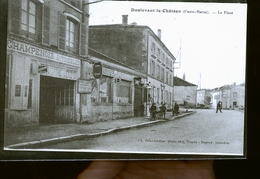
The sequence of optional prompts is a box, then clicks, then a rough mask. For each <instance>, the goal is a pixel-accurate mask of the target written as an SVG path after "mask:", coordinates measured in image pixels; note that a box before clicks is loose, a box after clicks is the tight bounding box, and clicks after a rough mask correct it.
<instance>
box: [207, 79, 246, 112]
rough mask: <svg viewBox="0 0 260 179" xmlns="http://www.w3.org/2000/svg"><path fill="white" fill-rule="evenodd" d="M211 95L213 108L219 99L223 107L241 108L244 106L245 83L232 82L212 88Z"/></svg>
mask: <svg viewBox="0 0 260 179" xmlns="http://www.w3.org/2000/svg"><path fill="white" fill-rule="evenodd" d="M211 95H212V96H213V98H212V105H213V106H212V107H213V108H214V109H215V108H216V106H217V103H218V102H219V101H220V102H221V103H222V108H223V109H235V108H239V109H243V108H244V107H245V84H240V85H237V84H236V83H233V84H231V85H224V86H221V87H218V88H214V89H213V90H212V92H211Z"/></svg>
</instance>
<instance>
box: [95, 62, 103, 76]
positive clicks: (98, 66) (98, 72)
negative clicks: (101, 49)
mask: <svg viewBox="0 0 260 179" xmlns="http://www.w3.org/2000/svg"><path fill="white" fill-rule="evenodd" d="M93 76H94V78H96V79H100V78H101V76H102V64H101V63H100V62H97V63H94V65H93Z"/></svg>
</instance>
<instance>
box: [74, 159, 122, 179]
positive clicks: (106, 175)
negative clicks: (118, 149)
mask: <svg viewBox="0 0 260 179" xmlns="http://www.w3.org/2000/svg"><path fill="white" fill-rule="evenodd" d="M124 166H125V162H121V161H94V162H92V163H91V164H90V166H89V167H88V168H86V169H85V170H84V171H83V172H82V173H80V174H79V175H78V178H77V179H92V178H95V179H112V178H113V177H114V176H115V175H116V174H117V173H118V172H120V170H121V169H122V168H123V167H124Z"/></svg>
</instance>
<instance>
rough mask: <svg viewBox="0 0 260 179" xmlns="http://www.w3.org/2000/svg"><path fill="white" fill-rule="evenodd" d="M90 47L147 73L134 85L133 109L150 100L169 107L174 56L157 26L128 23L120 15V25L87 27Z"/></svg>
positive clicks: (147, 106) (145, 104) (146, 105)
mask: <svg viewBox="0 0 260 179" xmlns="http://www.w3.org/2000/svg"><path fill="white" fill-rule="evenodd" d="M89 47H90V48H91V49H94V50H96V51H99V52H101V53H102V54H105V55H106V56H109V57H111V58H113V59H115V60H118V61H120V62H122V63H124V64H126V65H128V66H130V67H132V68H134V69H136V70H138V71H141V72H143V73H144V74H146V76H145V77H139V81H140V82H141V83H139V84H141V85H135V99H138V100H135V101H134V111H138V109H139V108H140V106H142V105H143V104H144V106H145V108H146V109H148V108H149V107H150V105H151V103H155V104H156V105H157V106H159V105H161V104H162V103H165V104H166V106H167V107H168V108H171V105H172V99H173V97H172V96H173V76H174V75H173V74H174V69H173V63H174V62H175V60H176V59H175V57H174V56H173V55H172V53H171V52H170V50H169V49H168V48H167V47H166V46H165V44H164V43H163V42H162V40H161V30H160V29H159V30H158V33H157V34H155V33H154V32H153V31H152V30H151V29H150V28H149V27H148V26H141V25H137V24H136V23H132V24H128V20H127V15H123V20H122V24H113V25H95V26H89ZM136 79H138V77H136ZM143 94H144V95H143ZM140 97H141V98H140ZM146 111H147V116H149V115H150V114H149V110H146ZM135 115H138V114H135Z"/></svg>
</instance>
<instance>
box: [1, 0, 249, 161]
mask: <svg viewBox="0 0 260 179" xmlns="http://www.w3.org/2000/svg"><path fill="white" fill-rule="evenodd" d="M246 24H247V4H246V3H198V2H197V3H195V2H193V3H188V2H140V1H139V2H137V1H136V2H135V1H89V0H9V1H8V27H7V29H8V30H7V39H6V40H7V41H6V75H5V76H6V78H5V90H6V91H5V115H4V146H3V152H4V153H7V154H8V157H7V158H8V159H15V158H16V157H18V158H22V159H35V158H34V157H32V156H33V155H37V153H40V154H41V157H40V158H41V159H44V158H45V157H44V156H45V155H46V156H48V157H47V158H49V159H50V158H52V156H51V157H50V156H49V153H52V152H54V153H55V156H56V155H57V156H58V155H59V154H60V153H62V154H64V153H67V152H68V153H70V154H71V155H73V154H75V153H80V154H82V155H80V157H79V158H85V159H93V158H94V159H99V157H98V156H100V158H107V159H112V158H114V157H113V156H114V155H111V154H120V156H121V157H119V158H127V159H132V158H133V159H134V158H138V157H139V158H149V159H151V158H153V156H156V158H158V157H160V156H166V158H178V157H181V158H189V157H191V158H207V157H209V158H245V156H246V155H245V154H246V145H245V144H246V128H245V124H246V116H245V111H246V101H245V96H246V93H245V91H246V90H245V89H246V81H245V79H246V78H245V69H246V32H247V26H246ZM16 153H18V154H19V156H18V155H17V154H16ZM23 154H24V156H23ZM31 154H32V155H31ZM129 154H131V155H130V156H128V157H124V156H127V155H129ZM21 156H22V157H21ZM63 156H64V155H63ZM81 156H84V157H81ZM93 156H95V157H93ZM104 156H105V157H104ZM133 156H134V157H133ZM136 156H138V157H136ZM54 158H55V157H54ZM61 158H62V157H61ZM75 158H78V157H75Z"/></svg>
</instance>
